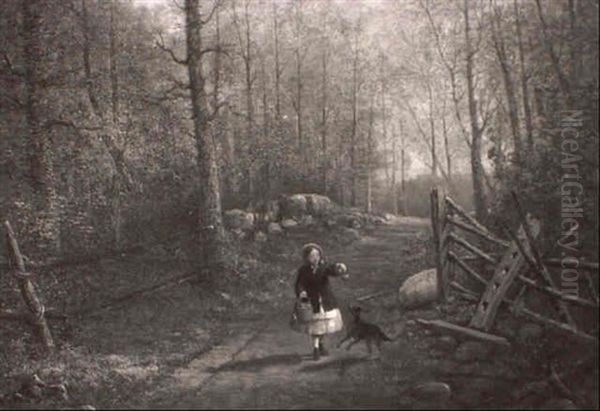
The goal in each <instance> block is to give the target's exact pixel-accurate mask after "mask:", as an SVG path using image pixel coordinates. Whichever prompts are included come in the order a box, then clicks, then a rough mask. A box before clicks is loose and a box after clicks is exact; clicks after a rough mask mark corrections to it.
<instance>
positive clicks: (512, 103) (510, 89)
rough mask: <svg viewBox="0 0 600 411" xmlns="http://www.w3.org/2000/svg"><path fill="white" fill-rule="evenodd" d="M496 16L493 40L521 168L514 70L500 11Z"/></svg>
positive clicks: (516, 158)
mask: <svg viewBox="0 0 600 411" xmlns="http://www.w3.org/2000/svg"><path fill="white" fill-rule="evenodd" d="M495 14H496V15H495V16H494V17H493V18H492V27H491V31H492V39H493V42H494V49H495V51H496V57H497V58H498V63H500V69H501V71H502V79H503V81H504V91H505V92H506V102H507V106H508V118H509V122H510V130H511V133H512V136H513V144H514V159H515V162H516V164H517V165H519V166H521V164H522V162H521V156H522V153H523V146H522V144H521V132H520V130H519V106H518V104H517V96H516V94H515V85H514V82H513V79H512V75H511V71H512V68H511V67H510V64H509V62H508V56H507V55H506V47H505V45H504V39H503V37H502V27H500V24H499V21H500V19H501V16H500V15H499V14H498V10H496V11H495ZM496 26H497V27H496Z"/></svg>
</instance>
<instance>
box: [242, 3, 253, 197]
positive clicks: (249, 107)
mask: <svg viewBox="0 0 600 411" xmlns="http://www.w3.org/2000/svg"><path fill="white" fill-rule="evenodd" d="M248 6H249V1H248V0H247V1H246V2H245V3H244V20H245V23H246V33H245V35H246V46H245V49H246V50H245V52H244V68H245V73H246V115H247V122H246V126H247V129H246V139H247V141H248V142H249V143H250V144H253V143H256V142H254V139H253V134H254V106H253V100H252V54H251V47H250V46H251V44H250V19H249V16H248ZM240 47H244V45H243V44H240ZM249 158H250V165H249V167H248V187H247V189H248V201H250V202H252V200H253V199H254V189H255V187H254V168H255V162H256V159H255V158H254V157H252V156H250V157H249Z"/></svg>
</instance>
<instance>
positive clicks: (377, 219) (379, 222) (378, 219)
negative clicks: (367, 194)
mask: <svg viewBox="0 0 600 411" xmlns="http://www.w3.org/2000/svg"><path fill="white" fill-rule="evenodd" d="M385 223H386V220H385V219H384V218H383V217H380V216H375V217H373V224H375V225H383V224H385Z"/></svg>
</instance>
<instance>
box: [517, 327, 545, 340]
mask: <svg viewBox="0 0 600 411" xmlns="http://www.w3.org/2000/svg"><path fill="white" fill-rule="evenodd" d="M543 333H544V328H543V327H542V326H540V325H539V324H535V323H525V324H523V325H522V326H521V327H520V328H519V334H518V335H519V339H520V340H521V341H535V340H537V339H538V338H540V337H541V336H542V334H543Z"/></svg>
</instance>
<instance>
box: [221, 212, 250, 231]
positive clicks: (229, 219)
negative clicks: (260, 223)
mask: <svg viewBox="0 0 600 411" xmlns="http://www.w3.org/2000/svg"><path fill="white" fill-rule="evenodd" d="M223 220H224V221H223V222H224V224H225V228H227V229H229V230H252V228H254V222H255V218H254V214H253V213H249V212H246V211H244V210H240V209H237V208H234V209H233V210H227V211H225V213H223Z"/></svg>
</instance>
